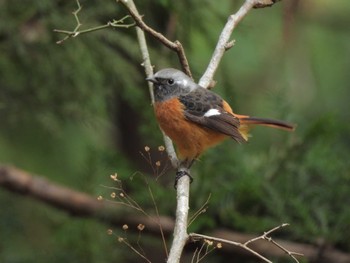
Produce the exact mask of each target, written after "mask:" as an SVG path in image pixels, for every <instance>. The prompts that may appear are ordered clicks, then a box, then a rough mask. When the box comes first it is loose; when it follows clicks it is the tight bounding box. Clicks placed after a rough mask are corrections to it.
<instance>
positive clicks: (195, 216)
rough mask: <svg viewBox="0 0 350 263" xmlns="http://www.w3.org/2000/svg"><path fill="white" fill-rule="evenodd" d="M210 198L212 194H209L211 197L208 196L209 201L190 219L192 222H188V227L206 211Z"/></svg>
mask: <svg viewBox="0 0 350 263" xmlns="http://www.w3.org/2000/svg"><path fill="white" fill-rule="evenodd" d="M210 197H211V194H209V196H208V198H207V200H206V201H205V202H204V204H203V205H202V206H201V207H200V208H199V209H198V210H197V211H196V212H195V213H194V214H193V215H192V216H191V217H190V220H189V222H188V226H190V225H191V224H192V223H193V222H194V220H196V218H197V217H198V216H199V215H200V214H202V213H204V212H205V211H206V207H207V206H208V203H209V200H210Z"/></svg>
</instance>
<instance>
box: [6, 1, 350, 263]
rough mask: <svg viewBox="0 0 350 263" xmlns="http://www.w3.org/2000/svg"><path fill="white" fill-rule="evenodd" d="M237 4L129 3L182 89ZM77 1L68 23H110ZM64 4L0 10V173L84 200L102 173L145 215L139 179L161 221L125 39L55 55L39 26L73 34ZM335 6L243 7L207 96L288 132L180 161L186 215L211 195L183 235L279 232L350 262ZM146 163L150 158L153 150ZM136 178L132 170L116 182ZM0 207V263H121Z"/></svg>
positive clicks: (147, 123) (347, 151)
mask: <svg viewBox="0 0 350 263" xmlns="http://www.w3.org/2000/svg"><path fill="white" fill-rule="evenodd" d="M241 3H242V1H222V0H221V1H216V2H215V1H209V0H205V1H203V0H200V1H199V0H191V1H167V0H158V1H136V5H137V6H138V8H139V10H140V12H141V13H142V14H144V15H145V16H144V20H145V21H146V22H147V23H148V24H149V25H150V26H152V27H154V28H155V29H156V30H159V31H161V32H163V33H164V34H165V35H167V36H168V37H169V38H171V39H179V40H180V41H181V42H182V43H183V45H184V47H185V49H186V52H187V55H188V58H189V61H190V65H191V67H192V70H193V73H194V76H195V78H196V79H198V78H199V77H200V76H201V73H202V72H203V70H204V69H205V68H206V66H207V63H208V61H209V59H210V56H211V53H212V51H213V48H214V47H215V44H216V41H217V38H218V36H219V33H220V30H221V29H222V27H223V25H224V23H225V22H226V18H227V16H228V15H229V14H230V13H232V12H234V11H235V10H237V8H239V6H240V4H241ZM81 4H82V6H83V9H82V11H81V12H80V13H79V17H80V20H81V22H82V24H83V28H89V27H92V26H96V25H100V24H105V23H106V22H107V21H110V20H112V19H119V18H121V17H123V16H124V15H125V10H124V9H123V8H122V7H121V6H120V5H118V4H116V3H115V1H105V2H103V3H101V2H99V1H93V0H86V1H81ZM74 9H76V4H75V1H53V2H47V1H34V2H33V1H19V0H14V1H8V0H4V1H1V3H0V17H1V18H0V21H1V23H0V52H1V56H0V119H1V124H0V125H1V126H0V127H1V128H0V162H1V163H10V164H13V165H16V166H18V167H19V168H22V169H25V170H28V171H29V172H33V173H36V174H41V175H45V176H47V178H49V179H50V180H52V181H54V182H58V183H61V184H64V185H66V186H69V187H71V188H73V189H77V190H79V191H85V192H88V193H90V194H92V195H96V196H97V195H99V194H101V193H102V194H106V195H107V194H108V190H107V189H105V188H103V187H101V184H104V185H111V184H112V183H111V182H110V180H109V174H111V173H114V172H118V174H119V175H120V176H121V177H122V178H123V179H124V180H125V184H126V185H127V186H126V187H127V188H128V191H130V193H131V194H132V196H133V197H134V198H135V199H136V200H138V202H140V204H141V205H142V206H143V207H145V208H149V209H151V207H152V201H151V200H150V198H149V194H148V189H147V187H145V184H144V182H143V179H142V176H146V177H147V178H148V177H150V178H149V179H148V180H149V181H150V182H151V187H152V190H153V191H154V195H155V197H156V199H157V200H158V206H159V209H160V211H161V214H164V215H172V214H173V212H174V205H175V192H173V194H169V191H172V190H170V189H172V183H173V174H172V173H171V172H170V173H169V174H168V175H167V176H162V177H161V178H160V180H159V181H158V182H154V181H153V179H151V178H152V177H154V175H153V176H152V175H150V174H151V173H149V171H150V169H149V167H148V165H147V162H146V161H145V160H144V159H143V158H142V157H141V155H140V154H139V151H143V147H144V146H145V145H149V146H150V147H151V149H156V147H157V146H158V145H160V144H162V141H161V136H160V132H159V130H158V128H157V124H156V122H155V119H154V116H153V112H152V107H151V105H150V101H149V95H148V93H147V88H146V87H147V85H146V82H145V81H144V77H145V76H144V73H143V68H142V67H141V65H140V64H141V63H142V61H141V56H140V52H139V49H138V45H137V41H136V36H135V32H134V29H106V30H103V31H98V32H94V33H90V34H86V35H81V36H79V37H77V38H74V39H69V40H67V41H66V42H64V44H62V45H57V44H55V42H56V41H57V40H60V39H61V37H62V35H59V34H57V33H53V29H73V28H74V27H75V20H74V17H73V16H72V15H71V12H72V11H73V10H74ZM188 10H191V11H190V12H189V11H188ZM349 11H350V2H349V1H346V0H341V1H337V2H332V1H315V0H310V1H305V2H304V1H291V0H289V1H288V0H285V1H282V2H281V3H278V4H277V5H275V6H274V7H272V8H267V9H262V10H260V9H259V10H252V11H251V12H250V14H249V15H248V16H247V17H246V18H245V19H244V21H243V22H242V23H241V24H240V25H239V27H238V28H237V30H236V31H235V32H234V34H233V38H234V39H235V40H236V43H235V46H234V47H233V48H232V49H231V50H230V51H228V52H227V53H226V54H225V57H224V59H223V61H222V63H221V66H220V68H219V70H218V72H217V74H216V80H217V81H218V84H217V86H216V87H215V92H218V93H219V94H221V95H222V96H223V97H225V98H226V99H227V100H228V101H229V102H230V103H232V105H233V108H234V111H235V112H237V113H244V114H250V115H257V116H262V117H271V118H279V119H286V120H289V121H293V122H295V123H297V124H298V128H297V130H296V132H295V133H293V134H290V133H283V132H281V131H275V130H270V129H264V128H261V129H260V128H258V129H256V130H253V131H252V134H253V137H252V138H251V140H250V142H249V143H248V144H246V145H235V143H234V142H230V141H227V142H226V143H224V144H222V145H220V146H218V147H216V148H214V149H212V150H210V151H208V153H207V154H205V155H204V156H203V157H202V158H201V160H200V161H199V162H198V163H196V164H195V165H194V171H193V172H194V173H195V181H194V183H193V184H192V186H191V187H192V188H191V196H192V197H191V208H192V211H193V212H195V211H196V209H198V208H199V207H201V206H202V204H203V203H204V202H205V200H206V199H207V198H208V196H209V194H211V198H210V202H209V207H208V209H207V212H206V213H205V214H203V215H201V216H200V217H199V218H198V219H197V220H196V221H195V222H194V223H193V224H192V225H191V230H196V231H202V232H204V233H205V232H207V231H210V229H214V228H218V227H220V228H229V229H234V230H238V231H245V232H250V233H257V232H262V231H264V230H267V229H269V228H272V227H274V226H276V225H279V224H280V223H282V222H288V223H290V224H291V227H289V228H288V229H286V230H284V231H282V232H281V233H280V235H281V236H283V237H284V238H286V239H289V240H296V241H303V242H309V243H313V244H315V243H318V242H320V240H321V241H322V242H324V243H325V244H329V245H331V246H334V247H336V248H339V249H342V250H344V251H348V252H349V251H350V246H349V242H348V240H349V238H350V233H349V231H347V229H349V227H350V208H349V205H348V204H349V203H350V194H349V193H350V172H349V171H350V162H349V157H350V139H349V134H350V122H349V120H350V113H349V108H348V98H349V97H350V90H349V83H350V75H349V73H348V72H349V66H350V60H349V58H350V45H349V41H350V34H349V28H348V25H349V23H350V17H349V16H348V14H349ZM147 39H148V41H149V47H150V52H151V54H152V57H151V59H152V62H153V63H154V64H155V66H156V69H159V68H162V67H169V66H170V67H177V68H179V65H178V61H177V58H176V56H175V54H174V53H172V52H171V51H169V50H167V49H166V48H164V47H162V46H161V45H160V43H158V42H156V41H155V40H153V39H152V38H151V37H147ZM152 154H154V156H152V162H153V161H154V162H155V161H156V160H157V158H159V153H157V151H153V152H152ZM137 171H141V173H143V175H142V176H141V177H140V176H139V175H135V176H134V177H133V178H134V180H132V181H130V180H129V178H130V177H131V176H132V175H133V174H135V172H137ZM140 178H141V179H140ZM0 206H1V209H0V236H1V237H2V238H1V241H0V261H1V262H62V261H64V260H66V261H69V262H71V261H75V262H107V261H116V260H119V261H132V260H136V256H135V258H133V257H132V256H130V253H125V247H123V246H122V245H121V244H118V243H117V242H116V240H115V239H113V238H110V237H108V236H107V235H106V234H105V232H106V229H107V228H108V227H107V226H105V225H101V224H99V223H96V222H94V221H93V220H86V219H77V218H73V217H71V216H69V215H66V214H65V213H64V212H62V211H57V210H55V209H53V208H50V207H47V206H46V205H43V204H40V203H38V202H37V201H34V200H32V199H30V198H27V197H23V196H17V195H15V194H13V193H10V192H7V191H5V190H1V191H0ZM118 231H119V230H118ZM147 241H149V240H148V237H147V236H143V237H142V242H146V243H147ZM152 244H153V243H152ZM218 254H219V253H218ZM136 261H137V260H136ZM214 261H215V262H219V259H217V258H216V259H213V262H214Z"/></svg>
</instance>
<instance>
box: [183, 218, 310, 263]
mask: <svg viewBox="0 0 350 263" xmlns="http://www.w3.org/2000/svg"><path fill="white" fill-rule="evenodd" d="M286 226H289V224H281V225H279V226H277V227H274V228H272V229H270V230H269V231H267V232H264V234H262V235H260V236H258V237H255V238H252V239H249V240H248V241H246V242H245V243H240V242H235V241H232V240H227V239H223V238H217V237H212V236H207V235H202V234H197V233H191V234H189V236H190V238H192V240H198V239H204V240H205V239H207V240H212V241H216V242H221V243H226V244H230V245H234V246H238V247H241V248H243V249H245V250H247V251H249V252H250V253H252V254H253V255H255V256H257V257H259V258H260V259H262V260H264V261H265V262H268V263H272V261H271V260H269V259H267V258H266V257H264V256H263V255H261V254H260V253H258V252H256V251H255V250H253V249H251V248H250V247H249V246H248V245H249V244H252V243H253V242H256V241H258V240H266V241H268V242H270V243H272V244H273V245H274V246H276V247H278V248H279V249H281V250H282V251H283V252H285V253H286V254H287V255H289V256H290V257H291V258H292V259H293V260H294V261H295V262H296V263H299V261H298V259H297V258H296V257H295V256H303V254H301V253H297V252H292V251H289V250H288V249H286V248H285V247H283V246H282V245H280V244H279V243H277V242H276V241H274V240H273V239H272V238H271V237H269V236H268V235H269V234H271V233H272V232H274V231H276V230H279V229H281V228H283V227H286Z"/></svg>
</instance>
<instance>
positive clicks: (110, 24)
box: [53, 0, 135, 44]
mask: <svg viewBox="0 0 350 263" xmlns="http://www.w3.org/2000/svg"><path fill="white" fill-rule="evenodd" d="M76 3H77V6H78V8H77V9H76V10H75V11H73V12H72V14H73V15H74V18H75V21H76V26H75V28H74V30H73V31H69V30H61V29H54V30H53V31H54V32H56V33H61V34H65V35H66V36H65V37H64V38H63V39H61V40H58V41H57V42H56V44H62V43H63V42H64V41H66V40H67V39H69V38H71V37H77V36H79V35H82V34H85V33H90V32H93V31H98V30H101V29H105V28H108V27H119V28H121V27H123V28H129V27H132V26H135V22H133V23H130V24H124V22H125V20H126V19H128V18H130V16H129V15H127V16H124V17H123V18H121V19H119V20H113V21H108V22H107V23H106V24H105V25H101V26H96V27H92V28H88V29H84V30H79V29H80V27H81V26H82V25H83V24H82V23H81V22H80V19H79V12H80V11H81V9H82V6H81V5H80V2H79V0H76Z"/></svg>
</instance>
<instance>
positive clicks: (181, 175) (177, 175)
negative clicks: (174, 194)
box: [174, 170, 193, 189]
mask: <svg viewBox="0 0 350 263" xmlns="http://www.w3.org/2000/svg"><path fill="white" fill-rule="evenodd" d="M186 175H187V176H188V177H189V178H190V183H192V182H193V178H192V176H191V175H190V174H189V173H188V172H187V171H183V170H181V171H177V172H176V176H175V183H174V188H175V189H177V182H178V181H179V179H180V178H181V177H183V176H186Z"/></svg>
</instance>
